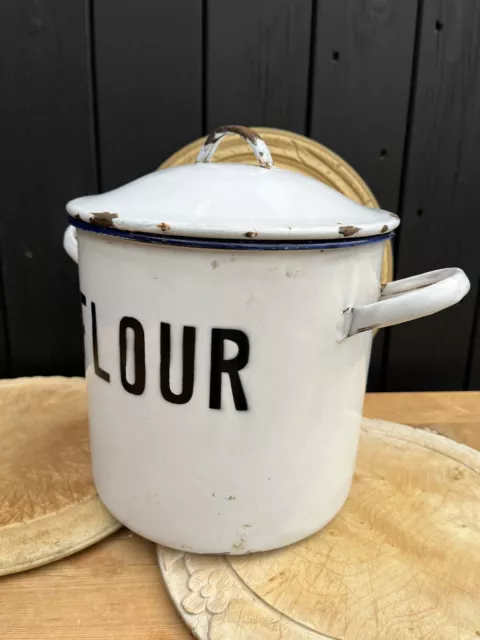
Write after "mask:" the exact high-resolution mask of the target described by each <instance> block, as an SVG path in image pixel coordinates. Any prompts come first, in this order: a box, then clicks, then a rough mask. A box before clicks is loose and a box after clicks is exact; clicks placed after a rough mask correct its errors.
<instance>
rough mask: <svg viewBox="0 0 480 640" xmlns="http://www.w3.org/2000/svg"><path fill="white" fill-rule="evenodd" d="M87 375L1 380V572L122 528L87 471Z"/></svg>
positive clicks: (65, 552) (61, 554) (47, 558)
mask: <svg viewBox="0 0 480 640" xmlns="http://www.w3.org/2000/svg"><path fill="white" fill-rule="evenodd" d="M86 397H87V394H86V385H85V380H83V379H82V378H61V377H51V378H17V379H14V380H2V381H0V442H1V447H0V575H5V574H8V573H16V572H18V571H24V570H26V569H31V568H33V567H37V566H39V565H42V564H46V563H48V562H53V561H54V560H58V559H60V558H63V557H65V556H68V555H70V554H72V553H74V552H76V551H79V550H80V549H84V548H85V547H88V546H89V545H91V544H93V543H95V542H97V541H98V540H101V539H103V538H105V537H106V536H108V535H109V534H111V533H113V532H114V531H116V530H117V529H119V528H120V526H121V525H120V524H119V523H118V522H117V521H116V520H115V519H114V518H113V517H112V516H111V515H110V514H109V513H108V511H107V510H106V509H105V507H104V506H103V505H102V503H101V502H100V499H99V498H98V496H97V492H96V491H95V488H94V486H93V481H92V477H91V471H90V451H89V440H88V418H87V402H86Z"/></svg>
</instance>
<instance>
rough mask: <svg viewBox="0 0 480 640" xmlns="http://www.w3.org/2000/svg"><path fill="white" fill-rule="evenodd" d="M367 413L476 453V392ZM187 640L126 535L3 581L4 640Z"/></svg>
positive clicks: (147, 546)
mask: <svg viewBox="0 0 480 640" xmlns="http://www.w3.org/2000/svg"><path fill="white" fill-rule="evenodd" d="M364 413H365V416H367V417H369V418H381V419H384V420H390V421H392V422H401V423H404V424H410V425H412V426H415V427H423V428H425V427H426V428H430V429H433V430H435V431H437V432H438V433H441V434H442V435H445V436H448V437H450V438H453V439H454V440H457V441H459V442H463V443H465V444H468V445H470V446H472V447H475V448H476V449H480V392H465V393H464V392H448V393H446V392H441V393H386V394H369V395H368V396H367V399H366V402H365V411H364ZM190 637H191V636H190V634H189V633H188V631H187V630H186V628H185V627H184V625H183V623H182V621H181V620H180V618H179V617H178V615H177V614H176V612H175V610H174V608H173V606H172V604H171V603H170V600H169V598H168V595H167V593H166V591H165V588H164V587H163V584H162V581H161V578H160V573H159V570H158V568H157V564H156V556H155V546H154V545H153V544H152V543H150V542H147V541H146V540H143V539H141V538H139V537H138V536H136V535H134V534H131V533H130V532H129V531H127V530H125V529H123V530H121V531H119V532H118V533H117V534H114V535H113V536H112V537H110V538H108V539H107V540H104V541H103V542H101V543H99V544H97V545H95V546H94V547H91V548H90V549H87V550H86V551H83V552H81V553H78V554H76V555H74V556H71V557H70V558H66V559H64V560H61V561H59V562H56V563H54V564H51V565H47V566H44V567H41V568H39V569H34V570H32V571H28V572H25V573H21V574H17V575H12V576H7V577H4V578H0V638H1V639H2V640H13V639H15V640H19V639H22V640H27V639H28V640H47V639H48V640H79V639H82V640H86V639H88V640H94V639H95V640H96V639H99V640H100V639H101V640H127V639H128V640H145V639H147V638H148V639H153V638H154V639H155V640H164V639H167V638H168V639H175V638H190Z"/></svg>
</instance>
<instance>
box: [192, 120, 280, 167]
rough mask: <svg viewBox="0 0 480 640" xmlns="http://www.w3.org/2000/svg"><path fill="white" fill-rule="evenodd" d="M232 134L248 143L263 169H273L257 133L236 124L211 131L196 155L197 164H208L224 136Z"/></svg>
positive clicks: (267, 151) (266, 149) (271, 161)
mask: <svg viewBox="0 0 480 640" xmlns="http://www.w3.org/2000/svg"><path fill="white" fill-rule="evenodd" d="M232 134H237V135H239V136H240V137H241V138H243V139H244V140H245V141H246V142H248V144H249V145H250V148H251V149H252V151H253V153H254V154H255V157H256V159H257V160H258V162H259V164H260V166H261V167H264V168H265V169H272V168H273V160H272V155H271V153H270V150H269V149H268V147H267V145H266V144H265V142H264V141H263V140H262V138H261V137H260V136H259V135H258V133H256V132H255V131H253V130H252V129H249V128H248V127H242V126H240V125H236V124H231V125H226V126H224V127H218V129H215V130H214V131H212V132H211V133H210V134H209V135H208V137H207V139H206V140H205V143H204V145H203V147H202V148H201V149H200V151H199V153H198V156H197V162H210V161H211V159H212V156H213V154H214V153H215V151H216V149H217V147H218V145H219V143H220V141H221V140H222V139H223V138H224V137H225V136H228V135H232Z"/></svg>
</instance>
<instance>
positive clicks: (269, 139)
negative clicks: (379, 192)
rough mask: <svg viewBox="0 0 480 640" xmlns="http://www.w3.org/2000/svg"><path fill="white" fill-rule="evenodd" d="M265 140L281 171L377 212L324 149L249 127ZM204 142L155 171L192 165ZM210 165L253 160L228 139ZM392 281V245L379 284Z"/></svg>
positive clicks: (353, 176)
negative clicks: (318, 183) (294, 173)
mask: <svg viewBox="0 0 480 640" xmlns="http://www.w3.org/2000/svg"><path fill="white" fill-rule="evenodd" d="M252 128H253V129H254V131H257V132H258V134H259V135H260V136H261V137H262V138H263V139H264V140H265V142H266V143H267V145H268V148H269V149H270V151H271V153H272V157H273V160H274V163H275V165H276V166H277V167H280V168H281V169H289V170H290V171H297V172H298V173H303V174H305V175H308V176H311V177H313V178H316V179H317V180H320V181H321V182H324V183H325V184H327V185H328V186H330V187H332V188H334V189H336V190H337V191H340V193H343V194H344V195H345V196H347V197H348V198H350V199H351V200H353V201H354V202H358V203H360V204H364V205H365V206H367V207H375V208H378V206H379V204H378V202H377V200H376V199H375V196H374V195H373V193H372V192H371V190H370V189H369V187H368V186H367V184H366V183H365V182H364V181H363V180H362V178H361V177H360V176H359V175H358V173H357V172H356V171H355V170H354V169H353V168H352V167H351V166H350V165H349V164H348V163H347V162H346V161H345V160H344V159H343V158H341V157H340V156H338V155H337V154H336V153H334V152H333V151H331V150H330V149H329V148H328V147H325V146H324V145H322V144H320V143H319V142H315V140H311V139H310V138H306V137H305V136H301V135H299V134H297V133H293V132H291V131H285V130H283V129H271V128H268V127H252ZM204 141H205V138H199V139H198V140H195V141H193V142H191V143H190V144H188V145H186V146H185V147H182V148H181V149H179V150H178V151H176V152H175V153H174V154H173V155H171V156H170V157H169V158H167V160H165V162H163V163H162V164H161V165H160V167H159V169H168V168H169V167H177V166H179V165H183V164H191V163H193V162H195V160H196V157H197V155H198V152H199V150H200V148H201V146H202V145H203V143H204ZM213 162H241V163H245V164H256V163H257V161H256V159H255V156H254V155H253V153H252V152H251V150H250V149H249V147H248V145H247V144H246V143H245V140H242V139H241V138H239V137H238V136H229V137H228V138H226V139H225V140H224V141H222V144H221V145H220V146H219V147H218V149H217V151H216V152H215V156H214V158H213ZM392 279H393V254H392V243H391V241H390V240H389V241H388V242H387V243H386V245H385V253H384V259H383V268H382V283H386V282H391V281H392Z"/></svg>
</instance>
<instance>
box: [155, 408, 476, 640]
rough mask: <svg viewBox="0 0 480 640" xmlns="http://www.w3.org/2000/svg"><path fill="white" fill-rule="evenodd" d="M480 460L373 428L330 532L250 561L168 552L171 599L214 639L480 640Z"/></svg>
mask: <svg viewBox="0 0 480 640" xmlns="http://www.w3.org/2000/svg"><path fill="white" fill-rule="evenodd" d="M479 474H480V453H479V452H477V451H474V450H473V449H470V448H469V447H466V446H464V445H461V444H458V443H456V442H454V441H452V440H449V439H447V438H444V437H443V436H439V435H437V434H435V433H431V432H427V431H420V430H415V429H413V428H411V427H406V426H402V425H397V424H393V423H390V422H383V421H378V420H367V419H365V420H364V422H363V427H362V436H361V441H360V448H359V455H358V461H357V469H356V473H355V478H354V482H353V486H352V490H351V494H350V497H349V498H348V500H347V502H346V504H345V507H344V508H343V509H342V511H341V512H340V514H339V515H338V516H337V517H336V518H335V519H334V520H333V521H332V522H331V523H330V524H329V525H328V526H327V527H325V528H324V529H323V530H322V531H320V532H319V533H317V534H315V535H314V536H312V537H311V538H309V539H307V540H304V541H302V542H299V543H297V544H295V545H292V546H290V547H287V548H284V549H280V550H278V551H272V552H268V553H262V554H255V555H251V556H228V557H227V556H196V555H193V554H188V553H183V552H178V551H174V550H170V549H166V548H163V547H158V560H159V565H160V569H161V572H162V575H163V577H164V580H165V583H166V585H167V589H168V590H169V592H170V595H171V597H172V599H173V602H174V603H175V606H176V607H177V609H178V611H179V612H180V615H181V616H182V617H183V619H184V621H185V622H186V624H187V625H188V627H189V628H190V629H191V630H192V632H193V634H194V635H195V637H197V638H200V639H207V638H208V639H210V640H226V639H227V638H228V639H233V638H235V639H237V638H238V639H242V640H246V639H252V640H253V639H258V638H262V639H267V638H268V639H269V640H273V639H276V638H288V639H289V640H297V639H298V640H300V639H304V638H312V639H313V638H315V639H318V638H324V639H325V638H329V639H330V638H335V639H341V640H370V639H372V640H373V639H376V640H380V639H381V640H411V639H415V640H420V639H424V640H427V639H428V640H447V639H448V640H452V638H455V639H456V640H467V639H468V640H472V639H473V638H476V637H478V636H480V475H479Z"/></svg>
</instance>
